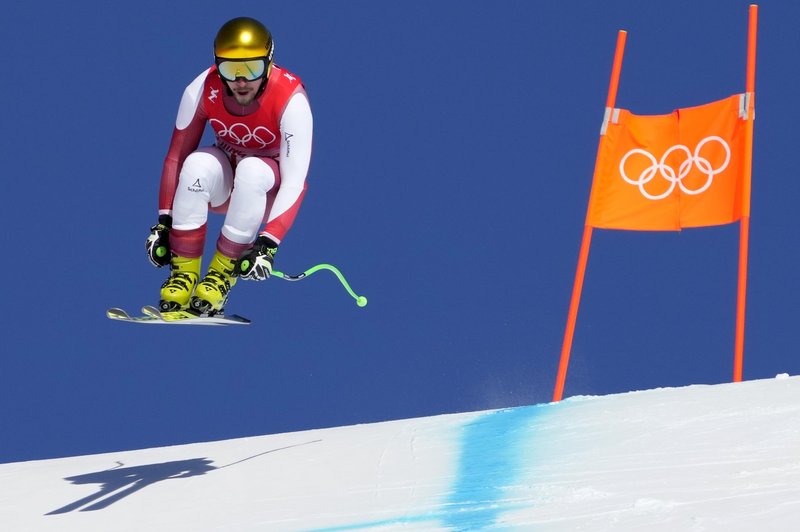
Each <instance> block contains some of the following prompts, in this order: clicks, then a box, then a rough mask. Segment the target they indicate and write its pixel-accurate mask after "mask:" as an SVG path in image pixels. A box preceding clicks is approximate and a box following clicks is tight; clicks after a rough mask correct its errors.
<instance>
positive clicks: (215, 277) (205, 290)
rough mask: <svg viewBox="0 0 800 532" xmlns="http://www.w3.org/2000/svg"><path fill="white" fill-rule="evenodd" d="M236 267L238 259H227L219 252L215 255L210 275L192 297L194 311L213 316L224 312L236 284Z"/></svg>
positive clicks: (209, 267)
mask: <svg viewBox="0 0 800 532" xmlns="http://www.w3.org/2000/svg"><path fill="white" fill-rule="evenodd" d="M235 266H236V259H231V258H229V257H226V256H225V255H223V254H222V253H220V252H219V251H217V252H216V253H214V258H213V259H211V264H209V266H208V273H207V274H206V276H205V277H203V280H202V281H200V284H198V285H197V288H196V289H195V292H194V297H192V302H191V304H190V306H191V309H192V310H193V311H195V312H199V313H201V314H209V315H212V316H213V315H214V314H219V313H221V312H222V310H223V308H224V307H225V302H226V301H227V300H228V293H229V292H230V290H231V288H232V287H233V285H235V284H236V277H234V276H233V269H234V267H235Z"/></svg>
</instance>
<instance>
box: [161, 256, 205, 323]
mask: <svg viewBox="0 0 800 532" xmlns="http://www.w3.org/2000/svg"><path fill="white" fill-rule="evenodd" d="M200 260H201V259H200V257H197V258H195V259H190V258H187V257H181V256H178V255H173V256H172V261H171V262H170V268H171V270H172V273H171V274H170V276H169V279H167V280H166V282H165V283H164V284H163V285H161V301H160V302H159V304H158V307H159V308H160V309H161V312H172V311H177V310H182V309H186V308H187V307H188V305H189V299H190V298H191V297H192V292H193V291H194V287H195V285H197V280H198V279H200Z"/></svg>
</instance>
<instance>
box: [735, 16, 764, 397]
mask: <svg viewBox="0 0 800 532" xmlns="http://www.w3.org/2000/svg"><path fill="white" fill-rule="evenodd" d="M749 18H750V20H749V24H748V30H747V83H746V91H747V96H748V98H749V102H748V105H747V122H746V123H745V153H744V177H743V179H742V181H743V183H742V219H741V220H740V222H739V287H738V296H737V301H736V346H735V352H734V360H733V381H734V382H741V380H742V370H743V367H744V324H745V320H744V318H745V301H746V298H747V255H748V249H749V246H750V190H751V184H750V179H751V176H752V165H753V120H754V119H755V116H754V110H755V85H756V29H757V26H758V6H757V5H755V4H753V5H751V6H750V17H749Z"/></svg>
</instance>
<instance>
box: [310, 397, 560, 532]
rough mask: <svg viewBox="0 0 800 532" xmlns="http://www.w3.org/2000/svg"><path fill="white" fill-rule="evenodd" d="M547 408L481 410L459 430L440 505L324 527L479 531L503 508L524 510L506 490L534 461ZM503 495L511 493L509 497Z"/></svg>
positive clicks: (498, 515) (518, 480)
mask: <svg viewBox="0 0 800 532" xmlns="http://www.w3.org/2000/svg"><path fill="white" fill-rule="evenodd" d="M551 411H552V405H551V406H550V408H548V407H546V406H545V405H539V406H526V407H519V408H511V409H506V410H496V411H491V412H486V413H485V414H482V415H481V416H479V417H478V418H476V419H474V420H472V421H471V422H469V423H467V424H465V425H464V426H463V427H462V428H461V437H460V443H459V447H460V449H461V452H460V456H459V461H458V466H457V469H456V478H455V482H454V484H453V490H452V494H451V495H450V497H449V498H448V499H446V500H445V501H443V502H442V504H441V509H439V510H436V511H433V512H424V513H421V514H416V515H405V516H403V517H398V518H393V519H386V520H382V521H373V522H369V523H359V524H353V525H344V526H338V527H333V528H325V529H323V530H325V531H331V532H332V531H345V530H359V529H367V528H373V527H380V526H391V525H401V524H411V523H424V522H435V521H438V522H439V525H438V526H441V527H444V528H449V529H450V530H458V531H464V530H481V529H485V528H489V527H491V526H494V525H497V524H498V522H499V520H500V518H501V516H502V514H503V513H504V512H508V511H512V510H519V509H522V508H525V507H526V506H527V504H526V503H525V502H524V501H521V500H520V499H518V498H517V499H515V498H514V497H513V494H512V490H513V488H514V486H515V485H518V484H519V483H520V482H522V481H523V479H522V478H521V474H522V473H523V471H524V469H526V464H527V466H528V467H530V464H531V462H532V461H534V460H536V457H535V456H532V455H531V452H532V450H534V449H535V447H536V446H537V440H536V432H537V431H538V430H539V426H540V425H539V423H538V422H537V421H541V417H542V416H543V415H545V414H546V413H549V412H551ZM509 495H512V496H511V498H509Z"/></svg>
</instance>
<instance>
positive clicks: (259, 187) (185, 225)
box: [146, 17, 313, 315]
mask: <svg viewBox="0 0 800 532" xmlns="http://www.w3.org/2000/svg"><path fill="white" fill-rule="evenodd" d="M273 52H274V43H273V40H272V35H271V34H270V32H269V30H268V29H267V28H266V27H264V25H263V24H261V23H260V22H259V21H257V20H255V19H252V18H248V17H240V18H235V19H233V20H230V21H228V22H226V23H225V24H224V25H223V26H222V27H221V28H220V30H219V32H218V33H217V36H216V39H215V40H214V56H215V57H214V58H215V65H214V66H212V67H210V68H209V69H207V70H206V71H204V72H203V73H202V74H200V75H199V76H198V77H197V78H196V79H195V80H194V81H192V82H191V83H190V84H189V86H188V87H187V88H186V90H185V91H184V93H183V97H182V99H181V103H180V107H179V109H178V116H177V120H176V123H175V129H174V131H173V134H172V140H171V142H170V146H169V151H168V153H167V157H166V160H165V161H164V168H163V171H162V174H161V186H160V192H159V211H158V214H159V216H158V223H157V224H156V225H154V226H153V227H152V228H151V229H150V236H149V237H148V238H147V242H146V247H147V255H148V258H149V259H150V261H151V262H152V263H153V264H154V265H155V266H157V267H162V266H166V265H167V264H169V265H170V269H171V272H170V277H169V278H168V279H167V281H166V282H165V283H164V284H163V285H162V287H161V297H160V304H159V307H160V309H161V311H162V312H165V311H178V310H187V309H190V310H191V311H192V312H194V313H205V314H212V315H213V314H216V313H219V312H221V311H222V309H223V307H224V305H225V303H226V301H227V299H228V295H229V292H230V290H231V288H232V287H233V285H234V284H235V283H236V279H237V277H242V278H243V279H247V280H256V281H261V280H264V279H267V278H268V277H269V276H270V274H271V273H272V265H273V262H274V258H275V254H276V252H277V250H278V245H279V244H280V243H281V241H282V240H283V238H284V236H285V235H286V233H287V231H288V230H289V229H290V227H291V226H292V223H293V222H294V219H295V216H296V215H297V211H298V208H299V207H300V203H301V202H302V200H303V196H304V194H305V190H306V175H307V173H308V167H309V163H310V159H311V140H312V130H313V121H312V116H311V108H310V106H309V102H308V97H307V95H306V93H305V88H304V86H303V83H302V82H301V80H300V78H298V77H297V76H296V75H295V74H293V73H292V72H289V71H288V70H285V69H283V68H281V67H280V66H278V65H276V64H274V63H273ZM206 123H209V124H210V126H211V127H212V129H213V131H214V136H215V143H214V145H213V146H208V147H201V148H198V146H199V144H200V139H201V137H202V135H203V130H204V129H205V125H206ZM209 210H211V211H212V212H217V213H226V215H225V221H224V224H223V227H222V231H221V234H220V235H219V237H218V239H217V243H216V252H215V253H214V256H213V258H212V259H211V261H210V264H209V266H208V271H207V273H206V275H205V277H203V278H202V280H201V279H200V271H201V269H200V268H201V259H202V255H203V248H204V244H205V238H206V223H207V219H208V211H209ZM262 224H263V228H262ZM259 228H261V231H259Z"/></svg>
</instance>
